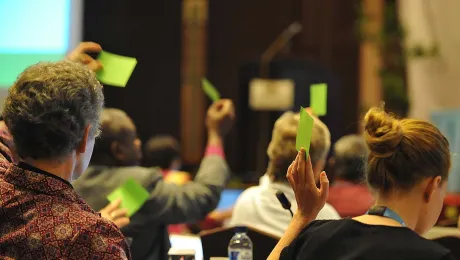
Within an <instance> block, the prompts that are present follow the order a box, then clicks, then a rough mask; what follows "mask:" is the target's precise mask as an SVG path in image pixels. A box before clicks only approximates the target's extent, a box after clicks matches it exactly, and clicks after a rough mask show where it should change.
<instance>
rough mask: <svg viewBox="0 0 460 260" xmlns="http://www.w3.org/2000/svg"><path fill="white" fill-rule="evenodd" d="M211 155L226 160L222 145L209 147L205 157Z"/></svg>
mask: <svg viewBox="0 0 460 260" xmlns="http://www.w3.org/2000/svg"><path fill="white" fill-rule="evenodd" d="M209 155H218V156H220V157H222V158H225V153H224V149H223V148H222V146H220V145H208V146H207V147H206V152H205V153H204V156H209Z"/></svg>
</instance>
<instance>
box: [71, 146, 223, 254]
mask: <svg viewBox="0 0 460 260" xmlns="http://www.w3.org/2000/svg"><path fill="white" fill-rule="evenodd" d="M229 174H230V173H229V168H228V166H227V163H226V162H225V160H224V159H223V158H222V157H220V156H218V155H209V156H206V157H205V158H204V159H203V161H202V162H201V166H200V169H199V170H198V173H197V175H196V177H195V180H194V181H193V182H190V183H188V184H185V185H184V186H177V185H175V184H170V183H165V182H164V181H163V177H162V174H161V171H160V170H159V169H158V168H144V167H107V166H90V167H89V168H88V170H87V171H86V172H85V173H84V174H83V175H82V176H81V177H80V178H78V180H76V181H75V182H74V183H73V186H74V188H75V190H76V191H77V193H78V194H79V195H80V196H82V197H83V199H84V200H85V201H86V202H87V203H88V204H89V205H90V206H91V207H92V208H93V209H95V210H100V209H101V208H103V207H104V206H106V205H107V204H108V203H109V201H108V200H107V195H108V194H109V193H110V192H112V191H113V190H115V189H116V188H118V187H119V186H120V185H122V184H123V183H124V182H125V181H126V180H127V179H128V178H134V179H135V180H137V181H138V182H139V183H140V184H141V185H143V186H144V187H145V188H146V189H147V190H148V191H149V192H150V198H149V199H148V200H147V202H146V203H145V204H144V205H143V206H142V207H141V209H140V210H139V211H138V212H136V213H135V214H134V215H133V216H132V217H131V223H130V224H129V225H128V226H126V227H124V228H123V229H122V232H123V234H125V236H127V237H130V238H132V239H133V241H132V244H131V254H132V257H133V259H167V253H168V250H169V248H170V242H169V234H168V231H167V225H169V224H176V223H183V222H193V221H197V220H200V219H203V218H205V216H206V215H207V214H208V213H209V212H210V211H212V210H213V209H214V208H215V207H216V206H217V203H218V202H219V199H220V193H221V192H222V190H223V188H224V187H225V185H226V184H227V181H228V179H229Z"/></svg>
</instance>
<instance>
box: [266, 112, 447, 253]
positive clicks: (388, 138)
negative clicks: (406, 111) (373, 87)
mask: <svg viewBox="0 0 460 260" xmlns="http://www.w3.org/2000/svg"><path fill="white" fill-rule="evenodd" d="M364 124H365V132H364V137H365V140H366V143H367V145H368V147H369V150H370V153H369V156H368V159H367V167H366V168H367V181H368V183H369V185H370V187H371V188H372V189H373V190H375V192H376V194H377V195H376V196H377V197H376V206H374V207H373V208H372V209H371V210H370V211H369V213H368V214H366V215H362V216H359V217H356V218H353V219H343V220H335V221H313V222H311V221H312V220H313V219H314V217H315V215H316V214H317V213H318V212H319V209H320V207H321V205H322V204H323V203H324V202H325V201H326V197H327V188H328V181H327V177H326V175H325V173H323V174H322V177H321V178H322V180H323V181H322V183H321V184H322V185H321V189H320V190H318V189H317V188H316V186H315V183H314V182H313V181H312V179H313V178H312V177H311V176H312V175H313V172H312V169H311V166H310V164H309V162H307V163H305V161H304V160H303V159H302V158H303V157H304V154H301V155H300V156H298V158H297V159H296V161H295V162H294V164H293V165H292V166H291V167H290V168H289V171H288V178H289V181H290V183H291V185H292V187H293V189H294V191H295V194H296V198H297V203H298V205H299V211H298V212H297V213H296V215H295V216H294V218H293V220H292V222H291V223H290V226H289V228H288V230H287V231H286V233H285V234H284V236H283V238H282V239H281V240H280V241H279V243H278V245H277V246H276V247H275V249H274V250H273V251H272V254H271V255H270V256H269V259H372V260H379V259H385V260H386V259H405V260H411V259H417V260H423V259H427V260H428V259H430V260H433V259H443V260H447V259H454V257H453V256H452V254H451V253H450V251H449V250H448V249H446V248H444V247H442V246H441V245H439V244H437V243H435V242H433V241H429V240H426V239H424V238H423V237H421V236H420V235H421V234H423V233H425V232H426V231H428V230H429V229H430V228H431V227H432V226H433V225H434V224H435V223H436V220H437V219H438V217H439V214H440V212H441V209H442V205H443V199H444V196H445V193H446V186H447V178H448V173H449V168H450V165H451V161H450V152H449V143H448V141H447V139H446V138H445V137H444V136H443V135H442V134H441V132H440V131H439V130H438V129H437V128H436V127H435V126H433V125H432V124H430V123H428V122H426V121H422V120H415V119H402V120H398V119H395V118H393V117H391V116H390V115H388V114H386V113H385V112H384V111H382V110H381V109H377V108H374V109H371V110H369V112H368V113H367V114H366V116H365V118H364ZM305 180H306V181H305ZM310 222H311V223H310ZM305 227H306V228H305ZM280 255H281V256H280Z"/></svg>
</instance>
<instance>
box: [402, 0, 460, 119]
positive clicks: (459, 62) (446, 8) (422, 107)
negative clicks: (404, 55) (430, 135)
mask: <svg viewBox="0 0 460 260" xmlns="http://www.w3.org/2000/svg"><path fill="white" fill-rule="evenodd" d="M399 10H400V18H401V21H402V23H403V25H404V26H405V28H406V30H407V33H408V35H407V43H406V44H408V46H413V44H423V45H425V46H430V45H431V44H432V43H433V42H438V47H439V50H440V53H439V56H438V57H431V58H421V59H414V58H409V60H408V67H407V76H408V86H409V96H410V99H411V111H410V116H412V117H416V118H422V119H429V118H430V113H431V111H433V110H439V109H446V108H460V26H459V24H460V15H459V13H458V10H460V0H399ZM430 21H431V24H430Z"/></svg>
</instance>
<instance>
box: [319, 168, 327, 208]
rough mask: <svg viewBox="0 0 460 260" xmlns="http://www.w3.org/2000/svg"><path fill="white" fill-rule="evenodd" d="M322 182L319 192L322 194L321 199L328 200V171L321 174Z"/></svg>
mask: <svg viewBox="0 0 460 260" xmlns="http://www.w3.org/2000/svg"><path fill="white" fill-rule="evenodd" d="M320 183H321V187H320V189H319V193H320V196H321V201H322V202H326V200H327V196H328V195H329V179H328V178H327V175H326V172H324V171H323V172H321V175H320Z"/></svg>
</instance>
